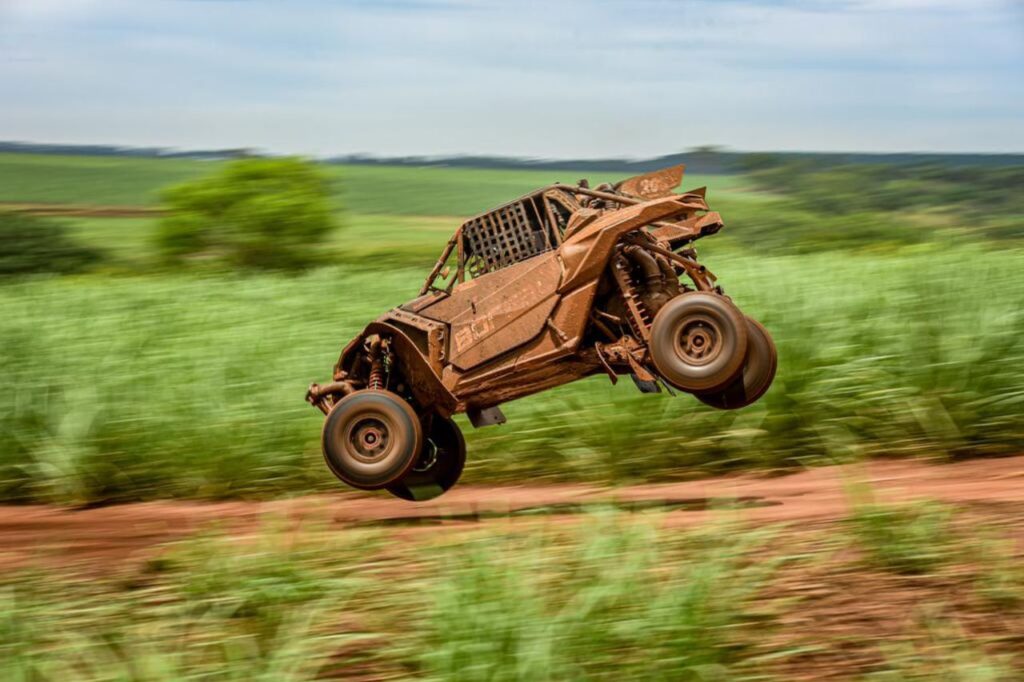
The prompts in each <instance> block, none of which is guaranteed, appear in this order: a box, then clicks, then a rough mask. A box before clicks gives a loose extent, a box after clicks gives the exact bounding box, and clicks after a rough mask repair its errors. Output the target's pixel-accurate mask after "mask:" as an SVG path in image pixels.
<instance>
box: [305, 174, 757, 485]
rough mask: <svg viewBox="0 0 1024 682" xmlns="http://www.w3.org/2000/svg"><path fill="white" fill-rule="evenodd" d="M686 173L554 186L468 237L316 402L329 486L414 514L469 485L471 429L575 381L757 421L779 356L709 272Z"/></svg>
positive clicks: (699, 203)
mask: <svg viewBox="0 0 1024 682" xmlns="http://www.w3.org/2000/svg"><path fill="white" fill-rule="evenodd" d="M682 177H683V167H682V166H677V167H674V168H667V169H664V170H661V171H656V172H654V173H648V174H645V175H640V176H636V177H633V178H628V179H626V180H623V181H621V182H619V183H616V184H605V185H601V186H598V187H596V188H593V189H592V188H591V187H590V186H589V184H588V183H587V182H586V181H585V180H581V181H580V182H579V183H577V184H575V185H564V184H559V183H556V184H553V185H549V186H547V187H542V188H540V189H537V190H535V191H534V192H531V193H529V194H527V195H525V196H522V197H520V198H518V199H516V200H514V201H511V202H509V203H507V204H505V205H503V206H499V207H497V208H495V209H492V210H490V211H487V212H485V213H482V214H480V215H478V216H475V217H473V218H470V219H469V220H467V221H466V222H464V223H463V224H462V225H461V226H459V228H458V229H456V231H455V233H454V234H453V236H452V237H451V239H449V240H448V242H447V244H446V245H445V247H444V249H443V251H442V253H441V255H440V257H439V258H438V260H437V262H436V263H435V264H434V267H433V268H432V269H431V270H430V273H429V274H428V276H427V279H426V281H425V282H424V284H423V286H422V288H421V290H420V292H419V295H418V296H417V297H416V298H414V299H413V300H411V301H409V302H408V303H406V304H404V305H401V306H399V307H397V308H395V309H393V310H390V311H388V312H386V313H384V314H383V315H381V316H380V317H379V318H378V319H376V320H374V321H373V322H371V323H370V324H369V325H367V327H366V328H365V329H364V330H363V332H362V333H361V334H360V335H359V336H357V337H356V338H355V339H353V340H352V341H350V342H349V343H348V344H347V345H346V346H345V348H344V350H343V351H342V353H341V356H340V357H339V359H338V362H337V364H336V365H335V367H334V372H333V375H332V380H331V381H330V382H328V383H325V384H313V385H311V386H310V388H309V390H308V392H307V395H306V399H307V400H308V401H309V402H310V403H312V404H313V405H314V406H316V407H317V408H318V409H320V410H321V411H322V412H323V413H324V414H325V415H326V419H325V422H324V429H323V450H324V456H325V459H326V462H327V464H328V466H329V468H330V469H331V471H332V472H333V473H334V474H335V475H336V476H337V477H338V478H339V479H341V480H342V481H343V482H345V483H347V484H349V485H351V486H353V487H356V488H360V489H365V490H375V489H382V488H383V489H387V490H388V491H389V492H391V493H393V494H395V495H397V496H398V497H401V498H403V499H407V500H423V499H430V498H432V497H435V496H437V495H439V494H441V493H443V492H444V491H446V490H448V489H449V488H451V487H452V486H453V485H454V484H455V482H456V481H457V480H458V478H459V475H460V473H461V471H462V467H463V464H464V462H465V445H464V442H463V440H462V436H461V433H459V430H458V427H457V426H456V425H455V423H454V422H453V421H452V420H451V417H452V415H453V414H456V413H466V414H467V415H468V417H469V420H470V422H471V423H472V424H473V426H474V427H481V426H488V425H493V424H500V423H502V422H504V416H503V415H502V413H501V411H500V408H499V406H500V405H501V404H502V403H505V402H508V401H511V400H516V399H518V398H523V397H526V396H529V395H531V394H533V393H537V392H539V391H543V390H546V389H548V388H553V387H555V386H559V385H562V384H565V383H568V382H571V381H575V380H577V379H581V378H584V377H587V376H591V375H595V374H604V375H607V376H608V378H609V379H610V380H611V382H612V383H615V382H617V381H618V379H619V377H621V376H626V375H628V376H629V377H630V378H631V379H632V381H633V382H634V383H635V385H636V386H637V388H638V389H639V390H641V391H642V392H645V393H659V392H661V391H662V390H663V388H664V389H665V390H667V391H669V392H672V389H676V390H678V391H682V392H686V393H690V394H692V395H694V396H696V397H697V399H698V400H700V401H702V402H704V403H706V404H708V405H711V406H713V407H716V408H720V409H735V408H740V407H744V406H746V405H749V404H751V403H753V402H754V401H756V400H757V399H758V398H760V397H761V396H762V395H763V394H764V392H765V391H767V390H768V388H769V386H770V385H771V382H772V379H773V378H774V375H775V369H776V354H775V347H774V344H773V343H772V340H771V337H770V335H769V334H768V332H767V330H765V329H764V327H762V326H761V325H760V324H758V323H757V322H755V321H754V320H752V319H750V318H748V317H746V316H744V314H743V313H742V312H741V311H740V310H739V309H738V308H737V307H736V306H735V304H734V303H733V302H732V301H731V300H730V299H729V298H728V297H727V296H726V295H725V292H724V290H723V288H722V286H721V285H720V284H719V283H718V281H717V280H716V278H715V277H714V275H713V274H712V273H711V272H710V271H709V270H708V269H707V268H706V267H705V266H704V265H703V264H701V263H700V262H699V261H698V258H697V252H696V250H695V248H694V242H695V241H696V240H698V239H700V238H702V237H706V236H708V235H712V234H715V233H716V232H718V231H719V230H720V229H722V226H723V223H722V218H721V216H720V215H719V214H718V213H716V212H714V211H711V210H710V208H709V206H708V204H707V202H706V200H705V189H704V188H699V189H694V190H691V191H688V192H684V193H681V194H677V193H674V192H673V190H674V189H675V188H676V187H677V186H678V185H679V184H680V182H681V181H682Z"/></svg>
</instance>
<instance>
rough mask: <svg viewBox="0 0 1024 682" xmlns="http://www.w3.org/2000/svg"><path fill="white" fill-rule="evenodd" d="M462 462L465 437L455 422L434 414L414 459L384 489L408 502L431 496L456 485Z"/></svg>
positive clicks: (464, 454) (426, 498)
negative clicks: (406, 470)
mask: <svg viewBox="0 0 1024 682" xmlns="http://www.w3.org/2000/svg"><path fill="white" fill-rule="evenodd" d="M465 464H466V441H465V440H464V439H463V437H462V431H461V430H460V429H459V426H458V424H456V423H455V422H454V421H452V420H451V419H445V418H444V417H441V416H439V415H434V417H433V419H432V420H431V425H430V433H429V434H428V435H427V437H426V438H425V439H424V442H423V447H422V448H421V449H420V456H419V458H418V459H417V460H416V463H415V464H414V465H413V466H412V468H411V469H409V471H408V473H406V474H405V476H403V477H402V478H401V479H399V480H398V481H395V482H394V483H392V484H391V485H389V486H387V490H388V492H389V493H391V494H392V495H394V496H395V497H400V498H402V499H403V500H408V501H410V502H424V501H426V500H432V499H434V498H435V497H438V496H440V495H442V494H444V493H445V492H446V491H447V490H448V489H450V488H451V487H452V486H454V485H455V483H456V482H457V481H458V480H459V477H460V476H461V475H462V467H463V466H464V465H465Z"/></svg>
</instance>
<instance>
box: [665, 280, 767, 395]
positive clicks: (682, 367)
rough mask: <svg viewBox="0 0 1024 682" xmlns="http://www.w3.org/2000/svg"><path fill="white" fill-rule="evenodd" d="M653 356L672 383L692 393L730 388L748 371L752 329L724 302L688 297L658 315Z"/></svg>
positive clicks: (712, 297)
mask: <svg viewBox="0 0 1024 682" xmlns="http://www.w3.org/2000/svg"><path fill="white" fill-rule="evenodd" d="M650 351H651V358H652V359H653V360H654V366H655V368H657V370H658V373H659V374H661V376H662V377H663V378H664V379H665V380H666V381H667V382H668V383H670V384H672V385H673V386H675V387H676V388H678V389H680V390H682V391H688V392H690V393H698V392H705V391H714V390H717V389H720V388H722V387H724V386H727V385H728V384H729V383H730V382H731V381H732V380H733V379H734V378H736V376H737V375H738V374H739V372H740V369H741V368H742V367H743V360H744V357H745V356H746V353H747V325H746V322H745V321H744V318H743V314H742V313H741V312H740V311H739V310H737V308H736V306H734V305H733V304H732V303H730V302H729V301H728V300H727V299H725V298H724V297H722V296H719V295H717V294H711V293H708V292H704V291H692V292H687V293H685V294H680V295H679V296H676V297H675V298H673V299H672V300H670V301H669V302H668V303H666V304H665V305H664V306H662V308H661V310H659V311H658V314H657V315H655V317H654V323H653V324H652V325H651V340H650Z"/></svg>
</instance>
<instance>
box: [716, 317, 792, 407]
mask: <svg viewBox="0 0 1024 682" xmlns="http://www.w3.org/2000/svg"><path fill="white" fill-rule="evenodd" d="M746 320H747V339H748V341H747V357H746V359H745V360H744V361H743V368H742V369H741V370H740V374H739V376H737V377H736V378H735V379H733V380H732V383H731V384H729V385H728V386H726V387H725V388H723V389H720V390H718V391H714V392H712V393H698V394H696V395H697V400H699V401H701V402H702V403H704V404H705V405H710V406H711V407H716V408H718V409H719V410H738V409H739V408H741V407H746V406H747V405H751V404H753V403H755V402H757V400H758V399H759V398H760V397H761V396H763V395H764V394H765V393H766V392H767V391H768V388H769V387H770V386H771V385H772V381H773V380H774V379H775V370H776V369H777V368H778V366H779V359H778V354H777V353H776V351H775V343H774V342H773V341H772V337H771V335H770V334H769V333H768V330H767V329H765V328H764V327H763V326H762V325H761V323H760V322H758V321H757V320H753V319H751V318H749V317H748V318H746Z"/></svg>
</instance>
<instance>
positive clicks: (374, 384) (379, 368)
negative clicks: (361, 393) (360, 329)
mask: <svg viewBox="0 0 1024 682" xmlns="http://www.w3.org/2000/svg"><path fill="white" fill-rule="evenodd" d="M382 345H383V341H382V340H381V339H380V338H379V337H378V338H376V339H374V340H373V341H371V342H370V348H369V351H370V376H369V378H368V379H367V381H366V387H367V388H369V389H370V390H372V391H380V390H381V389H383V388H384V363H383V362H382V361H381V346H382Z"/></svg>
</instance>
